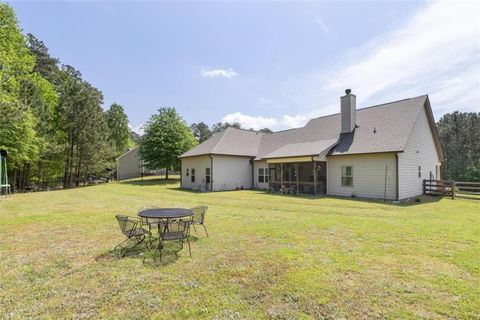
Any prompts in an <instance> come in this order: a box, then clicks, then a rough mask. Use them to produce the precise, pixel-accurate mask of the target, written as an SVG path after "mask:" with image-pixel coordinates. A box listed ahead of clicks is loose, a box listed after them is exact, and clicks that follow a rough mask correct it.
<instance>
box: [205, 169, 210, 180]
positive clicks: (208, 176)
mask: <svg viewBox="0 0 480 320" xmlns="http://www.w3.org/2000/svg"><path fill="white" fill-rule="evenodd" d="M205 182H206V183H210V168H205Z"/></svg>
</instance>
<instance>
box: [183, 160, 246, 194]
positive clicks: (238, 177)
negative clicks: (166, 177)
mask: <svg viewBox="0 0 480 320" xmlns="http://www.w3.org/2000/svg"><path fill="white" fill-rule="evenodd" d="M212 157H213V167H212V168H211V175H210V179H211V182H212V183H213V191H223V190H236V189H242V188H243V189H250V188H251V187H252V165H251V164H250V159H251V158H250V157H237V156H221V155H213V156H212ZM181 160H182V187H183V188H187V189H195V190H202V191H210V185H209V184H207V183H206V178H205V169H206V168H210V166H211V162H210V161H211V159H210V157H209V156H195V157H187V158H182V159H181ZM192 168H194V169H195V182H191V175H192ZM187 169H189V176H188V177H187V176H186V171H187Z"/></svg>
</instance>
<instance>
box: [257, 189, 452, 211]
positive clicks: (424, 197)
mask: <svg viewBox="0 0 480 320" xmlns="http://www.w3.org/2000/svg"><path fill="white" fill-rule="evenodd" d="M254 192H255V193H256V194H264V195H268V196H272V197H282V198H291V199H296V198H300V199H305V200H319V199H338V200H345V201H355V202H366V203H375V204H384V205H390V206H396V207H398V206H400V207H408V206H414V205H421V204H427V203H434V202H438V201H440V200H441V199H442V198H443V197H442V196H429V195H421V196H418V197H412V198H411V200H410V201H403V200H402V201H399V202H396V201H392V200H386V201H384V200H382V199H369V198H361V197H340V196H329V195H317V196H312V195H308V194H300V195H291V194H282V193H270V192H268V191H263V190H255V191H254ZM416 199H418V200H416Z"/></svg>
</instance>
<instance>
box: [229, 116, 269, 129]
mask: <svg viewBox="0 0 480 320" xmlns="http://www.w3.org/2000/svg"><path fill="white" fill-rule="evenodd" d="M222 122H229V123H234V122H238V123H240V124H241V125H242V127H243V128H246V129H250V128H252V129H254V130H260V129H263V128H273V127H274V126H275V125H276V124H277V120H276V119H274V118H265V117H261V116H249V115H245V114H243V113H241V112H236V113H231V114H227V115H226V116H225V117H223V119H222Z"/></svg>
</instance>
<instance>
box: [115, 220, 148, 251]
mask: <svg viewBox="0 0 480 320" xmlns="http://www.w3.org/2000/svg"><path fill="white" fill-rule="evenodd" d="M115 217H116V218H117V221H118V225H119V226H120V230H121V231H122V233H123V234H124V235H125V236H126V237H127V238H126V239H125V240H123V241H122V242H120V243H119V244H117V246H116V247H115V248H114V249H113V251H119V252H120V256H121V257H124V256H125V255H126V254H127V253H129V252H131V251H133V250H134V249H136V248H137V247H138V246H139V245H140V244H142V243H143V241H144V240H145V237H146V236H147V235H149V234H150V232H149V231H148V230H145V229H144V228H142V227H141V221H140V219H138V218H135V217H129V216H124V215H116V216H115ZM129 242H133V245H131V246H128V243H129Z"/></svg>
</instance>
